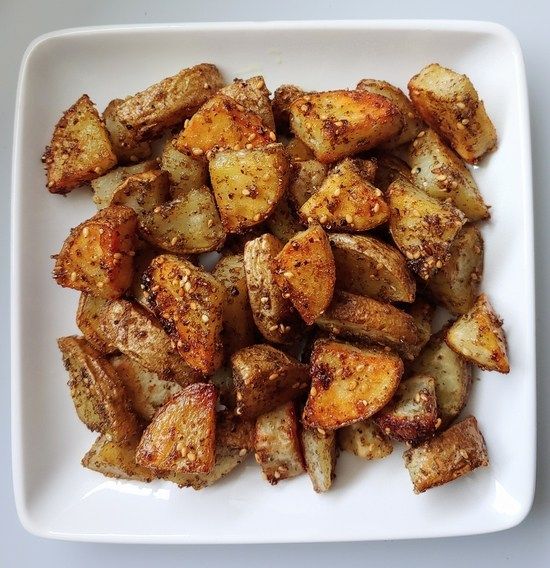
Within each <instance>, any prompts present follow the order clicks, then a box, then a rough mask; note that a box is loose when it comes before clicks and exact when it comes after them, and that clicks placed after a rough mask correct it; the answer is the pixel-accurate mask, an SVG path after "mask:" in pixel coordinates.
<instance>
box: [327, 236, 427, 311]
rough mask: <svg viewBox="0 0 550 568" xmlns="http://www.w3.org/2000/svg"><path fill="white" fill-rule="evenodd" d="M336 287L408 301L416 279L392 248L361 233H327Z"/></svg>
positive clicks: (411, 296) (387, 299) (366, 294)
mask: <svg viewBox="0 0 550 568" xmlns="http://www.w3.org/2000/svg"><path fill="white" fill-rule="evenodd" d="M329 240H330V244H331V246H332V252H333V254H334V262H335V263H336V285H337V286H338V288H339V289H341V290H345V291H347V292H353V293H355V294H360V295H362V296H370V297H372V298H376V299H379V300H386V301H388V302H412V301H414V298H415V295H416V282H415V280H414V278H413V277H412V276H411V274H410V272H409V270H408V269H407V264H406V261H405V258H404V257H403V256H402V255H401V253H400V252H399V251H398V250H397V249H395V248H394V247H392V246H390V245H387V244H386V243H383V242H382V241H380V240H378V239H375V238H374V237H368V236H363V235H347V234H345V233H333V234H331V235H329Z"/></svg>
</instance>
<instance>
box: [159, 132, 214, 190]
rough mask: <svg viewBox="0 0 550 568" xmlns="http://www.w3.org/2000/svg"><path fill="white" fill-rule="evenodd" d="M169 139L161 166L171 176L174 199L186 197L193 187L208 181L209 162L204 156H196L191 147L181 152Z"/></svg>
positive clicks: (195, 187) (162, 155) (161, 159)
mask: <svg viewBox="0 0 550 568" xmlns="http://www.w3.org/2000/svg"><path fill="white" fill-rule="evenodd" d="M174 142H175V139H172V140H168V141H167V142H166V144H165V145H164V148H163V150H162V154H161V156H160V167H161V169H162V170H164V171H165V172H168V175H169V176H170V183H171V188H170V193H171V195H172V198H173V199H177V198H178V197H185V196H186V195H187V194H188V193H189V192H190V191H191V190H192V189H199V188H201V187H203V186H204V185H206V184H207V183H208V163H207V161H206V158H205V157H204V156H194V155H193V152H192V151H191V150H189V149H187V150H185V151H183V152H180V151H179V150H178V149H176V147H175V145H174Z"/></svg>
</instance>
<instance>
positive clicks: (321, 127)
mask: <svg viewBox="0 0 550 568" xmlns="http://www.w3.org/2000/svg"><path fill="white" fill-rule="evenodd" d="M290 128H291V129H292V131H293V132H294V134H296V136H298V138H300V139H301V140H302V141H303V142H305V143H306V144H307V145H308V146H309V147H310V148H311V149H312V150H313V153H314V154H315V157H316V158H317V160H319V161H320V162H323V163H330V162H335V161H337V160H339V159H341V158H345V157H346V156H351V155H353V154H357V153H359V152H364V151H366V150H370V149H371V148H374V147H375V146H378V145H380V144H382V143H383V142H387V141H388V140H390V139H391V138H392V137H393V136H395V135H396V134H398V133H399V132H401V130H402V128H403V118H402V116H401V113H400V112H399V109H398V108H397V107H396V106H395V105H394V104H393V103H392V102H391V101H390V100H389V99H387V98H386V97H382V96H380V95H374V94H372V93H367V92H365V91H327V92H324V93H310V94H308V95H304V96H302V97H300V98H298V99H295V100H294V101H293V102H292V103H291V105H290Z"/></svg>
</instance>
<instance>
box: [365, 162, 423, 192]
mask: <svg viewBox="0 0 550 568" xmlns="http://www.w3.org/2000/svg"><path fill="white" fill-rule="evenodd" d="M375 159H376V174H375V178H374V180H373V184H374V186H375V187H377V188H378V189H380V190H381V191H383V192H384V193H386V192H387V191H388V187H389V186H390V185H391V184H392V182H393V181H394V180H395V179H396V178H398V177H402V178H404V179H405V180H407V181H410V182H411V183H413V177H412V174H411V169H410V168H409V166H408V165H407V164H406V163H405V162H404V161H403V160H402V159H401V158H398V157H397V156H394V155H393V154H389V153H387V152H377V153H376V158H375Z"/></svg>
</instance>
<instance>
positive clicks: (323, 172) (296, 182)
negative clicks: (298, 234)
mask: <svg viewBox="0 0 550 568" xmlns="http://www.w3.org/2000/svg"><path fill="white" fill-rule="evenodd" d="M327 171H328V167H327V166H326V164H321V162H318V161H317V160H305V161H302V162H295V163H293V164H292V176H291V180H290V184H289V187H288V195H289V199H290V201H291V203H292V205H294V208H295V209H296V210H298V209H300V207H302V205H303V204H304V203H305V202H306V201H307V200H308V199H309V198H310V197H311V196H312V195H313V194H314V193H316V192H317V191H318V189H319V188H320V187H321V184H322V183H323V180H324V179H325V177H326V176H327Z"/></svg>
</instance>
